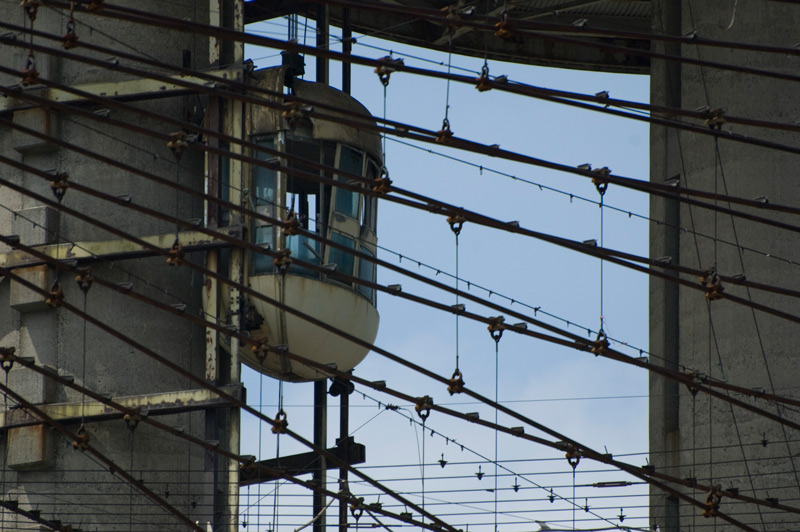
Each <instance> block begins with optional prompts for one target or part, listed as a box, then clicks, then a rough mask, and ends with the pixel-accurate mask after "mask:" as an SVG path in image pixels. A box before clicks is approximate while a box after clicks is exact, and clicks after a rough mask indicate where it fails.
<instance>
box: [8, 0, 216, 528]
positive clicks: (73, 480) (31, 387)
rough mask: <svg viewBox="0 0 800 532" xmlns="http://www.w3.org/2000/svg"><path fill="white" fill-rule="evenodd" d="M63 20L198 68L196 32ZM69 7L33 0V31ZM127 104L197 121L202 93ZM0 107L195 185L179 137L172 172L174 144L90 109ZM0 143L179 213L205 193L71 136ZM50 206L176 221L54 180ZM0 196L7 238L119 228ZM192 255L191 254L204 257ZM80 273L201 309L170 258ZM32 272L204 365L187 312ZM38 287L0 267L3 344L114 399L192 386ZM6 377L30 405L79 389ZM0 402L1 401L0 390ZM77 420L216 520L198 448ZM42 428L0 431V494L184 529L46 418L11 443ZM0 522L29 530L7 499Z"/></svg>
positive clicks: (145, 476) (13, 177)
mask: <svg viewBox="0 0 800 532" xmlns="http://www.w3.org/2000/svg"><path fill="white" fill-rule="evenodd" d="M117 4H122V5H126V6H128V7H132V8H135V9H140V10H145V11H149V12H151V13H161V14H164V15H168V16H172V17H177V18H181V19H183V18H188V19H192V20H195V21H198V22H201V23H207V22H208V21H209V12H208V11H209V2H204V1H196V2H195V1H192V2H178V3H175V2H162V1H157V0H136V1H133V0H128V1H120V2H117ZM0 17H1V18H2V20H4V21H7V22H10V23H13V24H17V25H19V26H23V25H24V24H25V15H24V12H23V9H22V8H20V7H19V6H18V3H16V2H11V3H9V2H6V3H3V4H2V5H0ZM75 18H76V20H77V25H76V30H77V33H78V36H79V38H80V40H81V42H91V43H94V44H97V45H100V46H107V47H109V48H114V49H118V50H122V51H124V52H127V53H133V54H139V55H142V56H148V57H155V58H157V59H158V60H159V61H162V62H165V63H167V64H169V65H175V66H189V67H191V68H198V69H200V68H206V67H208V50H209V46H208V39H207V38H205V37H203V36H193V35H190V34H182V33H177V32H167V31H165V30H160V29H152V28H150V29H148V28H146V27H143V26H139V25H134V24H132V23H127V22H119V21H116V20H114V19H112V18H107V17H103V16H92V15H88V14H85V13H76V15H75ZM66 20H67V16H66V14H65V13H63V12H61V11H57V10H53V9H49V8H46V7H41V8H40V9H39V11H38V16H37V18H36V20H35V23H34V28H35V29H36V30H39V31H46V32H49V33H51V34H53V35H56V36H58V37H60V36H61V35H62V34H63V33H64V32H65V24H66ZM28 25H30V24H29V23H28ZM35 43H37V44H42V45H46V46H51V47H53V48H55V49H58V50H62V48H61V46H60V42H59V40H55V41H48V40H45V39H43V38H37V39H35ZM7 52H8V53H7ZM72 52H75V53H81V54H85V55H87V56H90V57H99V58H102V59H104V60H106V59H108V56H107V54H102V53H95V52H91V51H86V50H82V49H80V48H78V49H74V50H72ZM26 54H27V50H26V49H25V48H17V49H13V50H11V47H4V50H3V52H2V53H0V65H2V66H4V67H7V68H17V69H19V68H21V67H23V66H24V64H25V58H26ZM187 61H188V63H189V64H188V65H187V64H186V63H187ZM36 62H37V67H38V68H39V70H40V72H41V76H42V77H43V78H45V79H49V80H53V81H57V82H59V83H63V84H66V85H78V84H85V83H94V82H114V81H125V80H128V79H131V76H129V75H125V74H123V73H121V72H118V71H114V70H113V69H104V68H99V67H94V66H86V65H83V64H81V63H79V62H76V61H72V60H66V59H53V58H49V57H48V56H47V55H46V54H42V53H38V54H36ZM109 64H110V62H109ZM128 64H130V63H128ZM136 66H137V67H138V66H140V65H136ZM141 68H144V69H147V68H148V67H141ZM18 81H19V80H18V79H16V78H14V77H13V76H9V75H2V76H0V84H3V85H11V84H14V83H18ZM131 105H133V106H134V107H137V108H142V109H146V110H148V111H152V112H156V113H159V114H161V115H164V116H169V117H173V118H177V119H181V120H194V121H195V122H197V121H198V120H199V119H200V118H201V115H202V111H203V101H202V100H201V99H200V98H199V97H197V96H196V95H192V96H185V97H174V98H164V99H160V100H151V101H140V102H135V103H131ZM82 108H83V109H87V110H89V111H95V110H98V109H100V108H101V106H99V105H94V104H90V105H87V106H83V107H82ZM111 117H113V118H114V119H117V120H122V121H125V122H129V123H132V124H135V125H137V126H138V127H142V128H146V129H152V130H155V131H159V132H162V133H169V132H173V131H175V130H176V127H175V126H173V125H169V124H165V123H162V122H160V121H158V120H153V119H149V118H142V117H141V116H139V115H138V114H137V113H135V112H134V111H118V110H112V111H111ZM2 118H3V119H12V120H13V121H14V122H15V123H19V124H23V125H26V126H28V127H36V128H38V129H40V130H42V131H48V132H49V133H51V134H53V135H55V136H57V137H59V138H61V139H63V140H66V141H67V142H70V143H73V144H75V145H78V146H80V147H82V148H85V149H89V150H92V151H94V152H96V153H98V154H101V155H103V156H107V157H112V158H114V159H116V160H119V161H122V162H124V163H126V164H129V165H132V166H134V167H136V168H138V169H142V170H146V171H148V172H152V173H154V174H156V175H159V176H161V177H163V178H166V179H168V180H170V181H173V182H174V181H175V180H176V179H178V180H180V183H181V184H183V185H185V186H191V187H194V188H195V189H197V190H203V185H204V177H203V173H204V172H203V159H202V156H201V154H200V153H199V152H195V151H192V150H188V151H187V152H186V153H184V155H183V157H182V159H181V161H180V170H179V171H178V170H176V168H177V167H176V164H175V157H174V156H173V154H172V152H171V151H170V150H169V149H168V148H167V146H166V143H165V142H164V141H163V140H160V139H154V138H152V137H149V136H145V135H141V134H137V133H133V132H131V131H127V130H125V129H122V128H116V127H113V126H110V125H108V124H106V123H103V121H102V120H101V121H96V120H92V119H89V118H85V117H80V116H78V115H77V114H74V113H66V112H63V111H59V112H55V111H48V112H42V111H40V110H34V111H18V112H15V113H13V114H11V113H6V114H4V115H3V116H2ZM0 153H1V154H2V155H3V156H5V157H9V158H12V159H14V160H16V161H19V162H22V163H24V164H25V165H30V166H32V167H34V168H38V169H41V170H50V169H56V170H59V171H63V172H68V173H69V175H70V180H71V181H74V182H76V183H80V184H82V185H86V186H88V187H91V188H94V189H97V190H100V191H102V192H105V193H109V194H113V195H123V194H124V195H128V194H129V195H131V196H132V201H133V202H134V203H137V204H140V205H144V206H147V207H149V208H152V209H156V210H158V211H161V212H164V213H167V214H170V215H175V216H177V217H179V218H182V219H191V218H202V208H203V205H202V201H200V200H197V199H190V198H187V197H185V196H181V197H180V198H178V197H177V196H176V193H175V191H174V190H173V189H171V188H168V187H165V186H162V185H158V184H155V183H153V182H151V181H149V180H146V179H144V178H142V177H138V176H136V175H133V174H131V173H127V172H124V171H122V170H120V169H117V168H113V167H111V166H108V165H106V164H103V163H101V162H99V161H96V160H93V159H92V158H90V157H86V156H84V155H80V154H77V153H75V152H72V151H70V150H68V149H62V148H56V147H54V146H47V145H46V144H45V143H42V142H40V141H37V140H36V139H32V138H31V137H28V136H25V135H20V133H19V132H15V131H14V130H13V129H12V128H9V127H3V128H0ZM0 177H2V179H6V180H10V181H12V182H13V183H16V184H19V185H22V186H24V187H25V189H26V190H29V191H32V192H34V193H36V194H40V195H42V196H44V197H46V198H48V199H52V198H53V197H54V196H53V194H52V191H51V190H50V188H49V186H48V183H47V181H46V180H44V179H42V178H41V177H39V176H36V175H33V174H31V173H27V172H23V171H20V170H17V169H14V168H12V167H9V166H6V165H0ZM63 204H64V205H65V206H67V207H70V208H72V209H76V210H78V211H80V212H82V213H84V214H86V215H88V216H90V217H92V218H94V219H96V220H99V221H100V222H102V223H104V224H108V225H110V226H113V227H117V228H120V229H123V230H125V231H127V232H130V233H132V234H134V235H138V236H148V235H155V234H171V233H173V232H174V231H175V226H174V224H171V223H168V222H165V221H161V220H158V219H154V218H150V217H148V216H146V215H143V214H138V213H135V212H133V211H130V210H128V209H125V208H121V207H118V206H114V205H111V204H108V203H105V202H103V201H101V200H99V199H96V198H93V197H91V196H88V195H85V194H82V193H80V192H78V191H76V190H74V189H70V190H68V191H67V193H66V195H65V197H64V199H63ZM0 206H2V209H0V230H1V231H2V233H3V234H6V235H8V234H17V235H20V237H21V240H22V243H24V244H27V245H38V244H45V243H53V242H55V241H56V240H57V239H58V240H60V241H61V242H65V241H68V242H77V241H101V240H111V239H113V238H116V237H114V236H112V235H111V234H110V233H108V232H106V231H103V230H101V229H98V228H97V227H95V226H92V225H91V224H88V223H86V222H83V221H80V220H77V219H76V218H74V217H72V216H69V215H66V214H62V215H60V216H58V213H57V212H56V211H53V210H48V209H43V207H42V204H41V202H40V201H38V200H37V199H34V198H31V197H28V196H26V195H25V194H19V193H16V192H12V191H11V190H10V189H9V188H7V187H4V186H2V184H1V183H0ZM48 231H49V232H48ZM1 251H5V249H0V252H1ZM195 259H196V260H202V257H195ZM92 273H93V275H95V276H96V277H101V278H103V279H107V280H109V281H113V282H119V283H122V282H130V283H132V285H133V290H134V291H137V292H141V293H144V294H145V295H147V296H149V297H152V298H155V299H157V300H160V301H162V302H166V303H168V304H173V303H177V302H183V303H186V305H187V312H191V313H194V314H198V313H200V312H201V299H200V287H201V286H202V285H203V279H202V278H201V276H200V275H199V274H197V273H192V271H191V270H189V269H188V268H186V267H177V268H176V267H170V266H168V265H167V264H166V263H165V260H164V258H163V257H156V258H147V259H138V260H128V261H118V262H114V263H108V262H102V261H101V262H99V263H96V264H94V265H93V266H92ZM29 275H30V276H32V277H33V278H34V279H36V280H38V281H40V284H43V285H44V286H47V287H49V286H50V285H51V284H52V283H53V282H54V281H55V280H56V279H57V280H58V281H60V283H61V285H62V286H63V290H64V296H65V301H67V302H69V303H71V304H73V305H75V306H77V307H79V308H83V306H84V305H85V307H86V311H87V312H88V313H90V314H91V315H93V316H95V317H97V318H99V319H101V320H102V321H103V322H104V323H106V324H108V325H109V326H111V327H113V328H114V329H117V330H118V331H120V332H121V333H123V334H125V335H127V336H129V337H130V338H132V339H134V340H135V341H137V342H140V343H142V344H144V345H145V346H146V347H148V348H150V349H152V350H154V351H156V352H157V353H159V354H160V355H162V356H164V357H166V358H168V359H169V360H170V361H172V362H174V363H176V364H178V365H180V367H182V368H184V369H185V370H187V371H189V372H192V373H194V374H197V375H203V373H204V363H205V347H204V344H205V342H204V330H203V329H202V328H201V327H198V326H195V325H190V324H189V322H187V321H186V320H183V319H180V318H178V317H174V316H172V315H170V314H167V313H164V312H162V311H159V310H156V309H153V308H152V307H150V306H148V305H146V304H145V303H142V302H138V301H136V300H134V299H132V298H128V297H125V296H123V295H120V294H119V293H116V292H113V291H110V290H108V289H105V288H103V287H101V286H98V285H97V284H95V285H94V286H93V287H92V289H91V290H90V291H89V292H88V294H87V295H86V297H85V298H84V294H83V293H82V292H81V291H80V290H79V288H78V286H77V285H76V283H75V282H74V276H72V275H68V274H61V275H58V276H56V275H55V273H54V272H53V270H52V269H48V270H46V271H42V272H30V274H29ZM40 299H41V298H38V297H37V296H35V295H33V294H31V293H28V294H25V290H24V289H23V290H18V287H14V281H12V280H11V279H9V278H5V279H2V280H0V346H3V347H14V348H16V350H17V354H19V355H22V356H29V357H33V358H34V359H35V360H36V362H37V363H38V364H47V365H50V366H53V367H55V368H57V369H58V371H59V372H60V373H62V374H69V375H73V376H74V377H75V380H76V382H77V383H79V384H83V385H85V386H87V387H88V388H90V389H92V390H95V391H98V392H104V393H109V394H111V395H113V396H116V397H119V396H126V395H139V394H149V393H158V392H166V391H173V390H187V389H191V388H195V387H196V385H194V384H192V383H190V382H189V381H188V380H187V379H186V378H185V377H183V376H180V375H178V374H177V373H175V372H173V371H170V370H168V369H166V368H165V367H164V366H162V365H160V364H158V363H157V362H155V361H153V360H151V359H150V358H148V357H146V356H145V355H144V354H142V353H140V352H138V351H136V350H135V349H134V348H132V347H131V346H129V345H127V344H125V343H124V342H122V341H120V340H117V339H115V338H113V337H111V336H110V335H109V334H107V333H105V332H103V331H101V330H99V329H98V328H96V327H93V326H91V325H89V326H87V327H86V333H85V338H84V333H83V331H84V321H83V320H82V319H81V318H79V317H77V316H76V315H74V314H73V313H71V312H69V311H68V310H66V309H63V308H60V309H52V308H50V307H47V306H46V305H43V304H41V301H40ZM4 378H5V375H4V374H3V373H2V372H0V379H4ZM8 384H9V386H11V387H12V389H14V390H15V391H17V392H18V393H20V394H22V395H23V396H24V397H26V398H27V399H28V400H30V401H32V402H34V403H53V402H55V403H60V402H69V401H80V400H81V396H80V395H79V394H78V393H76V392H74V391H72V390H70V389H66V388H64V387H63V386H61V385H55V384H53V383H50V382H47V380H46V379H44V378H43V377H41V376H39V375H37V374H35V373H33V372H32V371H30V370H27V369H22V368H18V367H15V368H13V369H12V370H11V371H10V372H8ZM8 406H9V407H12V406H13V403H11V402H10V403H9V404H8ZM0 408H3V405H2V400H0ZM159 420H160V421H162V422H165V423H167V424H169V425H180V426H183V427H184V428H185V430H186V432H187V433H190V434H192V435H194V436H197V437H200V438H204V437H205V436H206V434H207V427H206V425H207V420H206V416H205V415H204V414H203V413H202V412H200V413H194V414H177V415H171V416H166V417H161V418H159ZM67 426H68V428H69V429H70V430H72V431H75V430H77V429H78V426H79V425H78V424H76V423H70V424H68V425H67ZM86 430H87V432H88V433H89V434H90V436H91V441H90V444H91V445H92V446H94V447H96V448H97V449H98V450H99V451H101V452H102V453H104V454H105V455H106V456H108V457H109V458H111V459H112V460H114V461H115V462H116V463H117V464H119V465H120V466H121V467H123V468H125V469H132V470H133V471H135V475H134V476H136V478H140V479H142V480H143V481H144V482H145V484H146V485H147V486H148V487H149V488H151V489H153V490H154V491H155V492H157V493H158V494H159V495H160V496H162V497H164V498H166V500H167V501H168V502H170V503H172V504H174V505H175V506H176V508H178V509H179V510H180V511H182V512H184V513H186V515H188V516H189V517H190V518H191V519H192V520H196V521H199V522H201V523H203V524H205V523H206V522H209V521H213V520H214V516H213V505H212V502H213V488H212V484H211V480H212V477H211V476H209V475H208V474H206V473H204V469H205V468H206V466H207V465H208V463H209V462H208V458H209V457H208V456H206V453H205V452H203V451H201V450H199V449H197V448H196V447H194V446H192V445H191V444H189V443H188V442H186V441H184V440H180V439H178V438H174V437H172V436H167V435H165V434H164V433H163V432H161V431H157V430H155V429H153V428H152V427H149V426H146V425H144V424H140V425H139V426H138V427H137V428H136V429H135V431H131V430H129V429H128V427H127V426H126V424H125V423H124V422H123V421H122V420H115V421H105V422H97V423H90V424H88V425H87V426H86ZM39 433H40V432H37V431H35V430H33V431H23V432H20V433H19V434H17V437H16V438H15V437H11V438H8V437H7V433H3V434H2V436H0V452H2V453H3V456H4V462H3V463H4V464H5V465H4V467H3V480H2V482H1V483H0V489H2V490H3V491H4V493H3V494H2V497H3V498H6V497H7V496H11V497H12V498H14V499H18V500H19V501H20V505H21V506H22V507H24V508H25V509H29V508H31V507H38V509H39V510H40V511H41V512H42V516H43V517H45V518H47V519H59V520H61V521H62V522H63V523H64V524H65V525H72V526H74V527H81V528H83V529H84V530H95V529H97V530H123V529H124V530H128V529H129V527H130V526H131V524H132V528H131V529H132V530H178V529H180V530H185V529H186V527H185V525H178V521H176V520H175V518H174V517H172V516H169V515H168V514H167V513H166V512H165V511H163V510H161V509H160V508H158V507H157V506H155V505H154V504H153V503H152V502H151V501H149V500H148V499H146V498H144V497H143V496H141V495H140V494H138V493H136V492H135V491H134V492H133V494H131V491H130V488H129V486H128V485H127V484H126V483H125V482H123V481H121V479H119V478H118V477H116V476H113V475H111V474H109V472H108V471H107V469H105V468H104V467H102V466H101V465H99V464H98V463H97V462H96V461H93V460H91V459H90V457H89V456H87V455H86V454H85V453H82V452H80V451H76V450H74V449H73V448H72V445H71V443H70V442H68V441H66V440H64V439H63V438H61V437H60V436H59V435H58V434H57V433H55V432H52V431H49V430H48V431H44V432H43V433H42V434H45V436H42V438H46V439H47V441H46V442H43V441H42V442H40V441H39V440H36V442H34V443H35V444H36V445H39V443H43V444H46V445H45V446H44V447H41V449H44V451H42V452H44V453H45V454H46V455H47V456H45V457H42V459H40V460H37V459H36V458H37V457H36V456H34V455H35V454H36V453H34V452H33V450H31V449H28V448H26V449H22V448H19V447H16V448H15V447H14V445H15V443H14V442H15V441H16V442H28V443H30V441H32V440H31V439H32V438H33V439H34V440H35V439H36V438H38V436H37V434H39ZM23 436H25V437H23ZM26 438H27V439H26ZM9 441H10V445H9ZM25 445H26V446H28V444H25ZM36 449H39V448H38V447H37V448H36ZM29 505H30V506H29ZM2 519H3V520H4V521H3V522H4V523H12V522H13V523H14V526H15V527H17V528H14V529H22V528H27V527H28V525H27V524H26V522H25V521H26V520H25V519H21V518H18V517H16V516H15V515H14V514H13V513H11V512H5V513H4V514H3V515H2ZM30 528H31V529H36V528H37V526H34V525H32V524H31V525H30Z"/></svg>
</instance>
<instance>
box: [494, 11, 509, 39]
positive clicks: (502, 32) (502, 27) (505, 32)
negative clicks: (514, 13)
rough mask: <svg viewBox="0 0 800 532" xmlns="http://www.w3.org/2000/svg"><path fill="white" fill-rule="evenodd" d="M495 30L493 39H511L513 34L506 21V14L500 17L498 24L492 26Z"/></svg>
mask: <svg viewBox="0 0 800 532" xmlns="http://www.w3.org/2000/svg"><path fill="white" fill-rule="evenodd" d="M494 27H495V28H497V29H496V30H495V32H494V35H495V37H500V38H501V39H505V40H508V39H510V38H511V37H513V33H512V32H511V24H510V23H509V20H508V13H503V16H502V17H500V22H498V23H497V24H495V25H494Z"/></svg>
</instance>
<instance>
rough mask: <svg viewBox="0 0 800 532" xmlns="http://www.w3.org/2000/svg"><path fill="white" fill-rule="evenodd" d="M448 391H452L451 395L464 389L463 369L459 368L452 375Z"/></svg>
mask: <svg viewBox="0 0 800 532" xmlns="http://www.w3.org/2000/svg"><path fill="white" fill-rule="evenodd" d="M447 391H448V392H450V395H455V394H457V393H461V392H463V391H464V378H463V376H462V375H461V371H460V370H458V369H457V368H456V370H455V371H454V372H453V376H452V377H450V384H448V385H447Z"/></svg>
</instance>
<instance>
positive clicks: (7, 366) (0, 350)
mask: <svg viewBox="0 0 800 532" xmlns="http://www.w3.org/2000/svg"><path fill="white" fill-rule="evenodd" d="M16 352H17V348H16V347H0V367H2V368H3V371H5V372H6V373H8V372H9V371H11V368H12V367H14V360H13V359H12V358H11V357H13V356H14V353H16Z"/></svg>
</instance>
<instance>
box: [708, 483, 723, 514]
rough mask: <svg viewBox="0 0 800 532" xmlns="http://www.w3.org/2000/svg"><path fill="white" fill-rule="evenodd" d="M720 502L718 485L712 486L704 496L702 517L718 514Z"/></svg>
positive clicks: (720, 496)
mask: <svg viewBox="0 0 800 532" xmlns="http://www.w3.org/2000/svg"><path fill="white" fill-rule="evenodd" d="M721 503H722V491H721V489H720V486H719V485H716V486H712V487H711V491H709V492H708V496H707V497H706V504H705V508H704V509H703V517H716V516H717V515H719V506H720V504H721Z"/></svg>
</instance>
